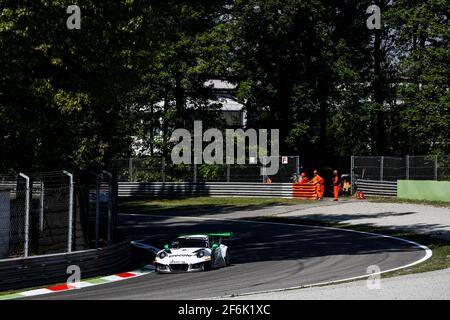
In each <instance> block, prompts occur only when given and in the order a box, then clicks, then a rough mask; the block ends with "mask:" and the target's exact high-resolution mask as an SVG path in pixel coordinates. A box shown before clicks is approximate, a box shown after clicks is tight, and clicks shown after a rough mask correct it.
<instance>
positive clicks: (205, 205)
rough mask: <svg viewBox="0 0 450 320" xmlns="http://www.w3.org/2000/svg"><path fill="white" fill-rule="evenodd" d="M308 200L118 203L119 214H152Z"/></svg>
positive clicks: (194, 199)
mask: <svg viewBox="0 0 450 320" xmlns="http://www.w3.org/2000/svg"><path fill="white" fill-rule="evenodd" d="M308 202H311V201H310V200H300V199H284V198H233V197H224V198H222V197H217V198H212V197H190V198H176V199H148V200H127V201H120V202H119V210H120V211H121V212H133V213H152V212H166V211H184V210H193V209H195V210H205V209H218V208H236V209H239V208H245V207H252V208H254V209H258V208H264V207H267V206H273V205H295V204H301V203H308Z"/></svg>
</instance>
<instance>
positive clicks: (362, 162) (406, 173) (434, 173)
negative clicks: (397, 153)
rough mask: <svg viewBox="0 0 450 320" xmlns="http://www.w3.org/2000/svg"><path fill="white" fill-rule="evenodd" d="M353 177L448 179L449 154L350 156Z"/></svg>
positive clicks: (449, 170)
mask: <svg viewBox="0 0 450 320" xmlns="http://www.w3.org/2000/svg"><path fill="white" fill-rule="evenodd" d="M352 175H353V179H355V180H358V179H362V180H378V181H397V180H437V181H449V180H450V156H435V155H430V156H404V157H381V156H380V157H359V156H353V157H352Z"/></svg>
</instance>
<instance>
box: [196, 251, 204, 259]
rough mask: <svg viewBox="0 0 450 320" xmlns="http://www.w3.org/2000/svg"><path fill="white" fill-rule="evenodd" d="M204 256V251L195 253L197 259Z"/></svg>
mask: <svg viewBox="0 0 450 320" xmlns="http://www.w3.org/2000/svg"><path fill="white" fill-rule="evenodd" d="M204 256H205V251H199V252H197V258H203V257H204Z"/></svg>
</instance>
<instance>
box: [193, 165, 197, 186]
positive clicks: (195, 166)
mask: <svg viewBox="0 0 450 320" xmlns="http://www.w3.org/2000/svg"><path fill="white" fill-rule="evenodd" d="M193 170H194V183H197V164H196V163H194V165H193Z"/></svg>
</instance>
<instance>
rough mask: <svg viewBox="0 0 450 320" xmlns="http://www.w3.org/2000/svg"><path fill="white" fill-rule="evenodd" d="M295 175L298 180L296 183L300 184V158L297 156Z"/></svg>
mask: <svg viewBox="0 0 450 320" xmlns="http://www.w3.org/2000/svg"><path fill="white" fill-rule="evenodd" d="M295 175H296V178H297V179H298V180H299V181H298V182H300V157H299V156H296V157H295Z"/></svg>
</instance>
